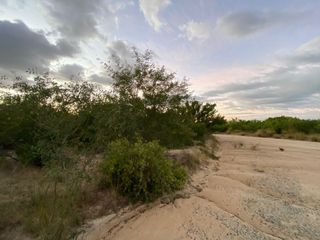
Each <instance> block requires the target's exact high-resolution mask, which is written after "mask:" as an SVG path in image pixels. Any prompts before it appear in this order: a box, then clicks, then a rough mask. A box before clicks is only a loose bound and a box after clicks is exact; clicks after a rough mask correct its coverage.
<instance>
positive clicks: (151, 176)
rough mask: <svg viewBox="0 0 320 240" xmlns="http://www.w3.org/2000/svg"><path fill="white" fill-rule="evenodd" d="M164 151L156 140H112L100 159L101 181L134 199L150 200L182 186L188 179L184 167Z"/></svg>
mask: <svg viewBox="0 0 320 240" xmlns="http://www.w3.org/2000/svg"><path fill="white" fill-rule="evenodd" d="M164 151H165V149H164V148H163V147H161V146H160V145H159V144H158V142H156V141H152V142H147V143H143V142H142V141H141V140H139V141H137V142H136V143H133V144H131V143H130V142H129V141H128V140H126V139H122V140H117V141H114V142H112V143H111V144H110V145H109V148H108V150H107V153H106V156H105V159H104V161H103V163H102V173H103V182H104V184H106V185H109V186H112V187H114V188H115V189H116V190H117V191H118V192H119V193H120V194H122V195H124V196H127V197H129V199H131V200H133V201H137V200H142V201H151V200H154V199H155V198H157V197H159V196H161V195H163V194H165V193H170V192H173V191H175V190H178V189H181V188H182V187H183V185H184V184H185V182H186V180H187V174H186V170H185V169H184V168H183V167H182V166H180V165H178V164H177V163H174V162H173V161H172V160H170V159H168V158H166V157H165V153H164Z"/></svg>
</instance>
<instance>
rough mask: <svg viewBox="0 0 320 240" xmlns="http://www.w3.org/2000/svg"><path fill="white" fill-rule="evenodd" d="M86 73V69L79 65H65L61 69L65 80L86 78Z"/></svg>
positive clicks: (60, 71) (60, 72)
mask: <svg viewBox="0 0 320 240" xmlns="http://www.w3.org/2000/svg"><path fill="white" fill-rule="evenodd" d="M84 71H85V69H84V67H83V66H81V65H79V64H65V65H62V66H61V67H60V69H59V74H61V75H62V76H64V77H65V78H69V79H72V78H74V77H77V76H79V77H82V76H84Z"/></svg>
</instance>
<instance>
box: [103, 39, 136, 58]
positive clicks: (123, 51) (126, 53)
mask: <svg viewBox="0 0 320 240" xmlns="http://www.w3.org/2000/svg"><path fill="white" fill-rule="evenodd" d="M132 48H133V47H132V46H130V45H129V44H128V43H127V42H125V41H122V40H116V41H113V42H109V43H108V45H107V49H108V52H109V53H110V55H113V56H116V57H117V58H119V59H120V60H121V61H122V62H125V63H129V64H130V63H132V61H133V52H132Z"/></svg>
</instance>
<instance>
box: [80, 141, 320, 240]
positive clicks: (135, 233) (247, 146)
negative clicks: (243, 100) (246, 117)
mask: <svg viewBox="0 0 320 240" xmlns="http://www.w3.org/2000/svg"><path fill="white" fill-rule="evenodd" d="M216 137H217V139H218V141H219V143H220V146H219V153H218V155H219V156H220V159H219V160H218V161H213V160H212V161H211V162H210V163H209V165H208V166H206V167H204V168H203V169H202V170H199V171H198V172H197V173H196V174H194V175H193V177H192V183H191V184H190V186H195V188H194V191H192V190H190V189H192V187H190V186H189V188H187V189H186V190H185V191H186V192H188V191H189V192H188V194H187V195H186V196H188V197H186V198H180V199H176V200H175V201H174V202H171V203H167V204H163V203H154V204H152V205H149V206H146V205H143V206H140V207H138V208H135V209H133V210H132V209H129V208H128V209H124V210H123V211H122V212H120V213H118V214H114V215H109V216H106V217H104V218H101V219H97V220H95V221H94V222H91V224H90V227H89V228H88V229H87V230H86V233H85V234H84V235H83V236H82V239H88V240H100V239H106V240H108V239H112V240H135V239H137V240H138V239H139V240H144V239H148V240H151V239H152V240H160V239H161V240H170V239H200V240H202V239H222V240H228V239H245V240H247V239H248V240H250V239H252V240H256V239H266V240H267V239H320V143H313V142H305V141H292V140H282V139H281V140H280V139H270V138H269V139H267V138H256V137H245V136H233V135H216ZM217 166H218V170H217Z"/></svg>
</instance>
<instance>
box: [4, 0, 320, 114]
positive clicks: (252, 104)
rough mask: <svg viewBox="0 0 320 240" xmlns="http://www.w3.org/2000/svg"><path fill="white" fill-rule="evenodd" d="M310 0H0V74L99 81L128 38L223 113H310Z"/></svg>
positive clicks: (314, 13) (313, 16) (316, 75)
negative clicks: (103, 63)
mask: <svg viewBox="0 0 320 240" xmlns="http://www.w3.org/2000/svg"><path fill="white" fill-rule="evenodd" d="M319 10H320V1H319V0H314V1H313V0H308V1H302V0H281V1H279V0H268V1H265V0H251V1H240V0H199V1H194V0H184V1H182V0H132V1H130V0H127V1H124V0H90V1H89V0H0V76H4V75H10V74H11V75H15V74H16V75H19V74H20V73H21V72H25V71H26V69H28V68H33V69H36V71H37V72H42V71H47V70H50V71H51V72H54V73H55V74H56V75H57V76H59V77H61V78H70V77H78V76H79V77H86V78H87V79H89V80H90V81H93V82H97V83H99V84H108V83H110V80H109V79H108V77H107V76H106V75H105V72H104V70H103V68H102V66H101V61H106V60H107V58H108V56H110V54H117V55H118V56H119V57H120V58H122V59H128V58H129V57H130V48H131V47H132V46H135V47H137V48H138V49H141V50H145V49H151V50H152V51H153V52H154V53H155V58H156V61H157V62H158V63H159V64H165V65H166V66H167V67H168V68H169V69H170V70H172V71H175V72H177V76H178V78H182V77H184V76H185V77H187V78H188V79H189V83H190V88H191V89H192V90H193V93H194V95H195V96H196V97H197V98H198V99H202V100H203V101H210V102H216V103H217V104H218V109H219V111H220V112H221V113H223V114H225V115H226V116H227V117H228V118H233V117H238V118H244V119H252V118H266V117H269V116H279V115H292V116H298V117H303V118H320V24H319V23H320V11H319Z"/></svg>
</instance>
